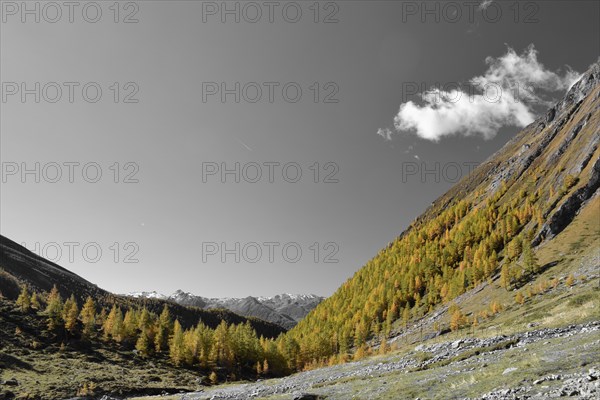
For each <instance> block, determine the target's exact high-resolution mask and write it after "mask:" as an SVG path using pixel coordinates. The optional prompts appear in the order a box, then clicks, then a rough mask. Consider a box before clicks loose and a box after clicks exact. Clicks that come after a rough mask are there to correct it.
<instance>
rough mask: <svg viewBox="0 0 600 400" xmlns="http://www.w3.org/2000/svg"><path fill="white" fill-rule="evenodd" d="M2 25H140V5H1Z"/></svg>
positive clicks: (52, 3) (131, 2)
mask: <svg viewBox="0 0 600 400" xmlns="http://www.w3.org/2000/svg"><path fill="white" fill-rule="evenodd" d="M0 5H1V6H0V11H1V12H2V23H3V24H6V23H21V24H27V23H35V24H41V23H46V24H56V23H69V24H73V23H80V22H85V23H89V24H96V23H99V22H104V21H108V22H113V23H115V24H118V23H124V24H137V23H138V22H140V20H139V13H140V5H139V3H137V2H134V1H98V2H96V1H83V2H82V1H18V2H17V1H2V2H0Z"/></svg>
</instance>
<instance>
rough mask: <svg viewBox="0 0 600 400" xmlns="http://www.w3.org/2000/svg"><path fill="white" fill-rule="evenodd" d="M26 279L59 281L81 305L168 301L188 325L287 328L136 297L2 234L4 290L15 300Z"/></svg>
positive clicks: (269, 333)
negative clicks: (106, 287)
mask: <svg viewBox="0 0 600 400" xmlns="http://www.w3.org/2000/svg"><path fill="white" fill-rule="evenodd" d="M23 283H26V284H27V285H28V286H29V288H30V290H32V291H33V290H35V291H38V292H40V293H44V292H45V293H47V292H50V290H51V289H52V287H53V286H54V285H56V287H57V288H58V290H59V292H60V294H61V296H62V297H63V298H68V297H69V296H70V295H71V294H73V295H74V296H75V298H76V300H77V301H78V303H79V304H80V305H81V304H83V303H84V302H85V299H86V298H87V296H91V297H92V298H93V299H94V300H95V301H96V303H97V304H98V305H99V306H101V307H111V306H112V304H117V305H119V306H123V307H125V306H146V307H147V308H148V309H149V311H154V312H156V313H160V312H161V310H162V308H163V307H164V305H165V304H168V305H169V308H170V311H171V313H172V314H173V316H174V317H175V318H177V319H179V321H180V323H181V324H182V325H183V326H185V327H190V326H192V325H195V324H196V323H198V321H199V320H200V319H201V320H202V321H203V322H204V323H205V324H206V325H208V326H209V327H211V328H215V327H216V326H217V325H219V323H220V322H221V321H226V322H228V323H230V324H231V323H235V324H239V323H244V322H245V321H246V320H249V321H250V323H251V324H252V327H253V328H254V329H255V330H256V332H257V333H258V334H259V335H264V336H265V337H270V338H272V337H276V336H278V335H279V334H280V333H282V332H283V331H284V329H282V328H281V327H280V326H278V325H275V324H272V323H269V322H266V321H262V320H259V319H256V318H249V319H247V318H245V317H242V316H240V315H237V314H235V313H233V312H230V311H227V310H201V309H198V308H193V307H185V306H182V305H179V304H174V303H172V302H167V301H166V300H162V299H135V298H130V297H126V296H119V295H115V294H112V293H110V292H108V291H106V290H104V289H101V288H99V287H98V286H96V285H94V284H92V283H90V282H88V281H87V280H85V279H83V278H82V277H80V276H78V275H76V274H74V273H72V272H71V271H68V270H67V269H65V268H63V267H61V266H59V265H57V264H55V263H52V262H50V261H48V260H46V259H44V258H42V257H40V256H38V255H36V254H35V253H33V252H31V251H29V250H28V249H26V248H25V247H23V246H21V245H19V244H17V243H15V242H13V241H12V240H10V239H8V238H6V237H4V236H1V235H0V293H1V294H2V295H3V296H4V297H6V298H8V299H12V300H14V299H16V298H17V296H18V295H19V292H20V285H21V284H23Z"/></svg>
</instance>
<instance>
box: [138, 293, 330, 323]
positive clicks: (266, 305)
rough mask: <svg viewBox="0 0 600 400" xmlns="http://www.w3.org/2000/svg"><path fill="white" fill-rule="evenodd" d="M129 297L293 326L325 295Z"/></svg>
mask: <svg viewBox="0 0 600 400" xmlns="http://www.w3.org/2000/svg"><path fill="white" fill-rule="evenodd" d="M128 296H132V297H144V298H158V299H166V300H170V301H172V302H174V303H177V304H181V305H183V306H190V307H199V308H202V309H216V308H224V309H227V310H230V311H233V312H234V313H236V314H239V315H242V316H245V317H256V318H260V319H262V320H265V321H269V322H272V323H275V324H277V325H279V326H282V327H284V328H285V329H291V328H292V327H294V326H295V325H296V324H297V323H298V321H300V320H301V319H302V318H304V317H305V316H306V314H308V313H309V312H310V311H311V310H312V309H313V308H315V307H316V306H317V305H318V304H319V303H320V302H321V301H323V299H324V297H321V296H317V295H314V294H309V295H305V294H299V295H294V294H279V295H277V296H271V297H252V296H248V297H245V298H241V299H239V298H231V297H223V298H207V297H202V296H196V295H194V294H192V293H186V292H184V291H182V290H177V291H176V292H175V293H173V294H172V295H170V296H165V295H163V294H160V293H157V292H154V291H153V292H133V293H129V294H128Z"/></svg>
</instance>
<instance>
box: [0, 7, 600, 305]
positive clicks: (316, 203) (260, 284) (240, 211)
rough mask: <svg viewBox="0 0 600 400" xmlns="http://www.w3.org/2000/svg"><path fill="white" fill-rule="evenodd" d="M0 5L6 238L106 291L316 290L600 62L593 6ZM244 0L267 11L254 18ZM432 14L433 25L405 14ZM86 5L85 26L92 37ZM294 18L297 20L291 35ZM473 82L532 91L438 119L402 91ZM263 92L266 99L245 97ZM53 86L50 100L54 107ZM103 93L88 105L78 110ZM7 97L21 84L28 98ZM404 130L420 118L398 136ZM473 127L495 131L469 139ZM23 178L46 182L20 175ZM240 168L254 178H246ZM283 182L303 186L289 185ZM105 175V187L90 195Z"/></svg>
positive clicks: (452, 109) (344, 274)
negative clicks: (26, 10)
mask: <svg viewBox="0 0 600 400" xmlns="http://www.w3.org/2000/svg"><path fill="white" fill-rule="evenodd" d="M0 3H1V6H2V23H1V30H0V35H1V38H0V48H1V57H0V67H1V71H0V75H1V81H2V96H3V97H2V102H1V103H0V107H1V110H0V111H1V116H0V119H1V122H0V128H1V140H0V145H1V150H0V157H1V161H2V172H3V181H2V184H1V194H0V200H1V208H0V217H1V220H0V222H1V225H0V232H1V233H2V234H3V235H5V236H8V237H9V238H11V239H13V240H15V241H17V242H19V243H25V244H26V245H27V247H28V248H30V249H35V248H34V246H35V243H39V244H40V247H42V249H41V250H39V251H38V252H42V255H45V256H47V257H48V258H55V259H56V261H57V262H58V263H59V264H61V265H63V266H65V267H67V268H69V269H71V270H72V271H74V272H76V273H78V274H80V275H82V276H83V277H85V278H86V279H88V280H90V281H92V282H93V283H96V284H98V285H99V286H100V287H103V288H105V289H108V290H111V291H114V292H118V293H122V292H129V291H138V290H157V291H160V292H163V293H166V294H170V293H171V292H173V291H175V290H176V289H183V290H185V291H191V292H193V293H196V294H199V295H203V296H210V297H224V296H236V297H239V296H247V295H274V294H277V293H283V292H288V293H315V294H320V295H330V294H331V293H333V291H335V289H336V288H337V287H339V285H340V284H341V283H343V282H344V281H345V280H346V279H348V278H349V277H351V276H352V274H353V273H354V272H355V271H356V270H357V269H359V268H360V267H361V266H362V265H364V263H365V262H366V261H367V260H368V259H370V258H371V257H372V256H373V255H375V254H376V252H377V251H378V250H379V249H381V248H382V247H383V246H385V245H386V243H388V242H389V241H391V240H392V239H393V238H394V237H395V236H397V235H398V234H399V233H400V232H401V231H402V230H403V229H404V228H405V227H406V226H407V225H408V224H409V223H410V221H411V220H413V219H414V218H415V217H416V216H417V215H418V214H420V213H421V212H422V211H423V210H424V209H425V208H426V207H427V205H428V204H430V202H431V201H433V200H434V199H435V198H436V197H437V196H439V195H440V194H442V193H443V192H444V191H446V190H447V189H448V188H449V187H450V186H451V185H452V183H453V182H452V181H453V180H454V176H455V174H456V171H457V169H456V165H458V166H460V172H462V173H468V170H469V169H468V168H469V165H470V163H477V162H480V161H482V160H484V159H485V158H487V157H488V156H489V155H490V154H492V153H493V152H494V151H496V150H497V149H498V148H499V147H500V146H502V144H503V143H505V142H506V141H507V140H508V139H509V138H510V137H511V136H512V135H513V134H514V133H515V132H516V131H518V129H519V121H521V122H520V123H521V124H522V123H523V118H520V117H523V115H524V114H527V112H529V113H531V115H533V113H535V112H539V111H540V110H542V109H544V107H545V104H546V102H547V101H549V100H550V99H552V98H558V97H560V96H562V94H563V93H564V91H565V90H566V87H568V84H569V82H570V80H571V79H572V77H573V76H575V72H578V73H581V72H583V71H584V70H585V69H586V68H587V67H588V66H589V65H590V64H591V63H592V62H594V61H595V60H596V59H597V58H598V56H599V53H600V51H599V39H598V38H599V37H600V35H599V27H598V20H599V17H600V9H599V5H598V2H596V1H581V0H576V1H537V2H519V3H515V2H512V1H502V2H498V1H494V2H492V3H491V5H489V6H488V7H487V8H485V9H483V7H477V6H475V5H474V6H472V8H471V9H469V8H468V7H467V6H466V5H463V2H458V3H454V4H458V5H459V8H458V9H457V10H454V9H452V8H451V7H450V8H449V7H448V6H446V4H447V2H435V1H427V2H402V1H398V2H392V1H336V2H324V1H323V2H321V3H319V5H320V7H319V13H318V15H315V8H314V2H312V1H311V2H309V1H298V2H296V3H293V4H291V5H290V2H279V5H276V6H273V7H274V8H273V22H270V21H269V9H268V6H265V4H264V2H256V3H252V4H253V5H252V6H245V8H244V5H245V4H248V2H246V3H244V2H242V3H240V22H239V23H236V22H235V21H234V17H235V16H234V15H225V17H226V18H227V20H226V22H225V23H222V22H221V15H220V14H219V12H220V11H221V9H222V8H225V7H228V8H230V9H233V8H234V7H235V3H236V2H225V3H223V2H220V3H212V2H201V1H171V2H167V1H137V2H130V3H126V2H122V3H120V4H121V7H120V9H119V13H118V15H117V16H116V15H115V9H114V8H112V9H111V8H109V7H110V6H111V4H112V3H113V2H98V3H94V4H91V5H90V4H88V3H89V2H80V3H76V4H77V6H76V7H75V8H74V9H73V22H70V21H69V9H68V8H67V7H66V6H60V5H61V4H62V2H58V3H53V4H58V5H59V7H60V11H61V12H62V16H61V17H60V18H59V17H58V16H57V14H56V11H57V8H56V7H54V6H48V5H47V4H48V3H47V2H43V3H36V2H34V1H29V2H27V4H28V6H29V7H30V8H31V9H34V7H36V4H38V5H37V7H39V10H40V11H39V12H40V14H39V18H40V21H39V23H38V22H35V20H34V18H35V15H33V14H23V10H22V9H21V2H8V1H1V2H0ZM473 4H475V3H473ZM215 5H216V8H215ZM254 5H258V6H259V8H261V11H262V17H261V18H260V19H259V20H258V21H257V22H255V23H252V22H248V21H247V20H249V19H253V18H255V17H256V16H257V14H256V9H257V8H256V7H254ZM96 6H97V7H96ZM284 6H285V7H286V8H285V10H286V11H285V12H286V14H285V18H284V15H283V10H284ZM53 7H54V8H53ZM311 7H312V8H311ZM426 7H427V8H426ZM436 7H437V10H439V11H438V12H437V17H439V22H435V20H434V18H435V17H436V15H435V14H426V15H425V16H422V15H421V14H420V12H421V11H423V10H424V9H432V10H436ZM84 8H85V10H86V11H85V12H84V11H83V9H84ZM97 8H99V9H101V11H102V15H101V17H100V20H99V21H98V22H96V23H90V22H87V21H86V20H85V19H84V17H85V18H87V19H88V20H93V19H94V18H95V16H96V11H97ZM298 9H301V10H302V16H301V17H300V18H299V21H298V22H296V23H292V22H289V21H291V20H292V19H294V18H295V15H296V11H297V10H298ZM203 10H204V11H203ZM470 10H471V11H472V12H473V15H472V19H471V16H470V15H469V11H470ZM498 10H501V13H502V14H501V16H499V17H497V14H496V12H497V11H498ZM213 11H214V12H216V14H215V15H213ZM517 11H518V13H517ZM435 12H436V11H434V13H435ZM22 17H23V18H25V22H22V19H21V18H22ZM115 17H116V18H117V20H118V22H117V23H115V22H114V19H115ZM55 18H56V19H58V21H57V22H56V23H50V22H49V20H52V19H55ZM125 18H129V19H133V18H135V19H137V20H138V22H137V23H124V22H123V20H124V19H125ZM203 18H204V20H205V21H203ZM286 18H287V20H286ZM315 18H316V19H317V20H318V21H319V22H317V23H315ZM424 18H425V19H424ZM324 19H327V20H328V21H330V22H332V23H324ZM335 20H337V22H335ZM530 45H533V46H535V47H534V49H535V50H533V49H531V48H530V47H529V46H530ZM509 48H510V49H514V52H511V50H509ZM487 57H491V58H492V59H490V60H488V63H486V58H487ZM535 57H537V58H535ZM494 60H495V61H494ZM515 60H516V61H519V62H518V63H516V64H515V63H514V62H513V61H515ZM567 66H569V67H570V69H572V72H569V68H568V67H567ZM523 71H525V72H523ZM524 74H525V75H526V76H523V75H524ZM499 76H500V78H498V77H499ZM475 77H483V78H485V80H484V81H485V82H488V83H489V82H491V81H493V79H495V78H498V79H500V81H498V82H500V87H503V88H505V87H507V86H506V85H505V83H507V82H508V84H514V83H517V84H521V83H522V82H526V83H528V84H530V85H532V86H533V87H535V88H536V93H535V95H525V94H523V95H522V96H519V101H518V102H517V103H518V104H519V105H518V106H514V105H511V104H512V103H515V102H514V101H513V102H512V103H510V102H508V103H507V104H505V105H506V107H507V108H506V110H505V111H506V112H505V113H504V114H502V113H499V112H497V108H494V109H493V110H492V111H490V109H489V108H486V107H485V104H484V105H482V104H479V103H478V102H477V101H476V100H477V96H475V101H473V102H472V104H471V103H470V104H467V103H459V102H457V103H455V104H448V103H445V106H448V107H443V106H444V104H442V106H440V105H438V106H432V105H431V104H429V105H428V104H426V102H425V100H424V99H422V98H419V96H417V95H415V94H414V91H412V92H411V91H410V90H409V88H414V86H415V85H416V86H417V87H421V88H424V89H430V88H431V87H434V86H436V85H437V86H443V87H444V88H445V89H446V90H447V91H450V89H449V87H450V86H451V85H452V84H453V83H457V84H460V85H461V86H460V87H463V85H464V87H466V84H468V83H469V82H470V81H471V80H472V79H473V78H475ZM494 77H495V78H494ZM36 82H39V84H40V86H39V90H37V94H38V95H39V97H40V101H39V103H36V102H35V95H36V93H35V92H36V89H35V83H36ZM52 82H54V83H52ZM68 82H74V83H73V84H68ZM115 82H117V86H113V84H114V83H115ZM211 82H212V83H211ZM235 82H239V83H240V91H239V92H238V94H239V96H240V102H239V103H236V102H235V94H228V95H226V96H225V101H224V102H222V101H221V96H220V93H217V94H210V93H212V92H210V90H214V89H215V88H217V89H218V90H220V89H221V88H220V84H221V83H225V84H226V86H227V88H229V89H234V88H235ZM268 82H272V83H268ZM315 82H316V85H315ZM471 82H472V81H471ZM22 83H25V85H26V87H22V86H21V84H22ZM213 83H216V85H215V84H213ZM86 84H87V86H86V90H87V91H86V93H87V96H88V97H87V100H86V98H84V95H83V94H82V92H83V87H84V85H86ZM69 85H70V86H71V87H72V88H73V102H72V103H71V102H70V101H69V90H68V87H69ZM269 85H270V86H271V87H272V88H273V101H272V102H271V101H269V100H270V99H269V90H268V88H269ZM286 85H287V86H286ZM448 85H450V86H448ZM257 86H258V87H260V88H261V90H262V97H260V98H259V99H258V101H256V102H254V103H252V102H251V100H253V99H254V98H256V97H257V91H256V88H257ZM284 86H285V87H286V90H287V91H286V92H285V93H284V91H283V87H284ZM455 86H456V85H455ZM57 87H60V88H61V91H62V97H60V99H59V100H58V101H56V102H54V103H52V102H51V101H53V99H55V98H56V97H57V93H58V92H57V91H56V88H57ZM97 87H100V89H101V90H102V96H101V97H100V98H99V100H98V101H97V102H95V103H92V100H93V98H94V97H95V90H96V88H97ZM117 87H118V88H119V89H118V92H117V89H116V88H117ZM298 87H299V88H300V89H301V90H302V96H301V97H300V98H299V100H298V101H297V102H295V103H293V102H292V101H291V100H292V98H293V97H295V96H296V90H297V88H298ZM244 88H245V89H244ZM22 89H30V90H32V93H31V94H26V95H25V98H24V101H23V98H22V97H21V95H22ZM234 92H235V90H234ZM527 93H529V92H527ZM407 94H408V95H407ZM285 95H287V96H288V98H287V100H286V98H285V97H284V96H285ZM315 95H318V99H317V100H318V101H317V102H315V98H314V96H315ZM115 96H116V99H117V102H115ZM203 97H205V98H203ZM325 99H327V100H328V101H330V100H335V101H336V102H326V101H325ZM508 99H509V100H511V101H512V100H514V99H513V98H511V97H509V98H508ZM125 100H137V103H129V102H125ZM407 101H412V103H411V105H412V106H413V107H412V108H410V107H409V108H407V109H406V110H405V113H406V114H402V117H403V118H404V122H405V123H404V125H402V126H400V125H401V124H397V125H398V127H399V128H401V131H400V132H398V131H396V130H395V128H394V117H395V116H396V115H397V114H398V113H399V107H400V105H401V104H402V103H405V102H407ZM488 103H489V102H488ZM509 103H510V104H509ZM440 107H442V108H443V109H444V110H445V111H443V112H441V111H440ZM422 115H427V116H428V117H427V118H421V116H422ZM465 116H471V117H472V118H473V119H470V118H467V117H465ZM410 118H420V119H419V121H418V123H416V125H415V122H414V121H413V125H412V127H409V126H408V125H410V123H409V122H410ZM524 119H525V120H527V118H524ZM423 120H426V121H438V122H439V123H438V125H435V126H432V125H427V126H422V125H420V123H422V121H423ZM466 120H468V121H470V122H469V123H465V121H466ZM474 120H477V123H472V121H474ZM398 121H402V119H397V122H398ZM406 121H409V122H406ZM515 121H516V122H515ZM407 124H408V125H407ZM465 124H466V125H465ZM486 125H487V126H492V125H493V126H494V127H495V128H494V129H493V130H492V132H491V133H490V132H482V131H481V129H483V128H482V127H483V126H486ZM379 129H382V131H380V132H381V133H382V135H377V131H378V130H379ZM386 129H390V132H392V134H391V135H389V136H390V138H389V139H391V140H387V138H385V137H384V136H388V134H386V132H387V131H386ZM419 129H420V130H419ZM465 132H469V133H470V134H469V135H468V136H466V135H465ZM428 135H429V136H428ZM424 137H429V138H430V139H431V138H436V139H438V140H437V141H433V140H428V139H425V138H424ZM71 162H72V163H79V164H78V165H76V164H71V165H72V168H73V171H74V175H73V182H72V183H71V182H69V177H68V175H69V164H64V163H71ZM236 162H237V163H240V164H239V165H240V182H239V183H236V182H234V178H235V177H234V176H233V175H226V176H225V178H227V182H226V183H222V182H221V176H220V174H219V172H217V173H216V174H214V175H210V174H209V175H207V174H205V176H204V179H203V169H204V172H205V173H208V172H212V171H213V170H212V169H210V168H213V167H215V165H216V166H217V167H218V168H219V169H221V167H222V166H223V165H225V166H226V167H227V168H229V169H233V168H234V167H235V163H236ZM270 162H274V163H279V165H277V164H268V163H270ZM36 163H39V165H40V167H39V169H40V182H39V183H36V182H35V178H36V177H35V175H34V174H29V175H25V177H24V178H23V177H22V176H21V172H22V169H23V167H26V168H29V169H35V164H36ZM93 163H95V164H93ZM115 163H118V165H115ZM128 163H129V164H128ZM215 163H216V164H215ZM222 163H224V164H222ZM253 163H258V164H259V165H261V170H262V178H261V179H259V181H258V182H256V183H251V182H250V181H252V180H253V179H254V177H255V175H256V168H255V166H256V164H253ZM264 163H267V164H264ZM288 163H296V164H288ZM315 163H318V164H315ZM436 163H439V164H438V168H439V170H441V171H442V172H445V174H444V173H442V175H445V176H446V178H448V179H443V176H442V177H441V178H440V179H439V181H438V182H436V179H435V176H434V175H431V174H430V175H427V176H425V179H422V178H421V177H420V175H419V171H420V170H422V169H424V168H429V169H435V168H436ZM57 164H58V165H59V166H60V167H61V172H62V176H61V177H60V178H56V179H55V176H56V171H57V169H56V165H57ZM84 165H87V169H86V173H85V174H83V172H82V170H83V166H84ZM269 165H272V168H273V172H274V176H273V182H269V177H268V173H269V167H268V166H269ZM283 165H287V167H286V168H287V169H286V172H287V173H286V174H285V177H283V176H282V170H283V169H282V166H283ZM298 167H299V168H300V171H301V173H302V176H301V178H300V179H299V181H298V182H296V183H291V182H288V181H293V180H295V176H296V171H297V168H298ZM15 168H16V170H15ZM98 168H99V169H100V170H101V172H102V177H101V178H100V180H99V181H98V182H97V183H90V182H87V181H93V180H94V178H95V175H96V170H97V169H98ZM414 168H417V170H416V173H415V174H414V175H410V174H408V173H412V172H414V171H415V170H414ZM444 168H445V169H444ZM315 170H318V171H319V175H318V178H317V181H318V183H315V182H314V180H315ZM115 171H119V174H118V177H116V176H115ZM84 175H85V176H84ZM326 176H329V179H326ZM115 178H116V180H117V181H118V183H115V182H114V180H115ZM52 180H57V182H56V183H52V182H51V181H52ZM86 180H87V181H86ZM135 180H137V183H135V182H131V181H135ZM324 180H337V182H328V183H326V182H324ZM23 181H24V182H23ZM125 181H129V183H126V182H125ZM69 242H77V243H78V244H73V245H69V244H65V243H69ZM236 242H237V243H239V252H237V255H238V256H239V257H240V262H235V260H234V257H235V256H236V254H228V253H224V252H223V251H222V250H224V249H223V248H222V245H221V243H225V246H226V247H227V248H228V249H235V243H236ZM267 242H278V243H279V244H278V245H275V244H274V245H268V244H265V243H267ZM53 243H57V244H58V246H56V245H54V244H53ZM114 243H117V245H116V247H115V246H114ZM212 243H217V244H218V246H217V247H216V248H215V247H214V246H213V244H212ZM253 243H257V244H258V247H259V248H260V249H261V251H262V255H260V256H259V255H258V254H257V253H256V249H257V245H255V244H253ZM286 243H288V246H286V247H285V248H286V250H287V253H284V252H283V248H284V245H285V244H286ZM314 243H317V246H316V247H317V248H319V249H320V251H319V252H318V254H317V253H316V251H315V247H314ZM57 247H58V248H59V249H60V251H62V254H61V257H60V258H58V256H57V254H58V253H57ZM84 247H85V249H86V251H85V252H84V251H83V248H84ZM44 248H45V249H44ZM70 248H71V249H73V257H72V259H70V255H69V249H70ZM98 248H99V249H101V251H102V254H101V257H99V260H98V261H97V262H93V261H94V259H95V258H97V257H96V250H97V249H98ZM117 248H118V249H120V250H119V251H118V252H117V250H116V249H117ZM298 248H300V249H301V251H302V256H301V257H300V259H299V260H298V261H297V262H292V261H293V259H294V258H296V250H297V249H298ZM244 249H245V251H244ZM269 249H273V259H272V260H271V259H270V255H269ZM134 253H135V254H134ZM213 253H216V254H213ZM203 256H204V257H203ZM222 256H225V257H226V258H225V262H223V260H222V259H221V258H222ZM315 257H316V259H315ZM115 258H116V259H115ZM203 258H204V260H203ZM252 259H257V261H256V262H249V261H252ZM134 260H138V261H139V262H137V263H132V262H127V261H134ZM326 260H331V261H335V260H337V261H338V262H333V263H328V262H325V261H326Z"/></svg>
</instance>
